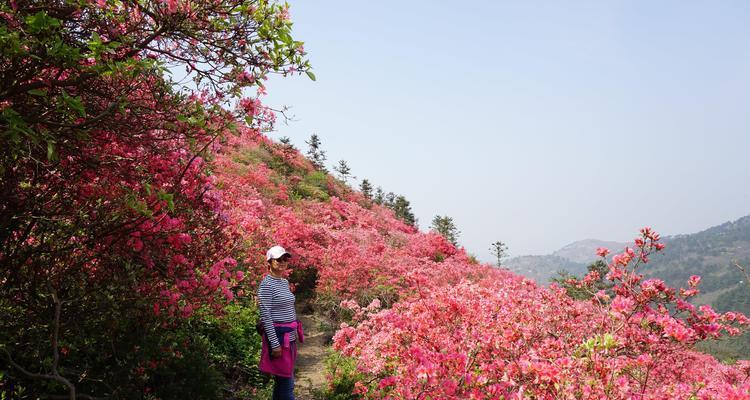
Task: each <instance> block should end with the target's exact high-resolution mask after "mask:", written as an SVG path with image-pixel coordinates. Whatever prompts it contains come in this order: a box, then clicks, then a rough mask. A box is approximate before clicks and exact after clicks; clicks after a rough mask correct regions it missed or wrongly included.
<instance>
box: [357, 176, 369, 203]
mask: <svg viewBox="0 0 750 400" xmlns="http://www.w3.org/2000/svg"><path fill="white" fill-rule="evenodd" d="M359 191H360V192H362V195H363V196H365V198H367V199H368V200H372V185H371V184H370V181H368V180H367V179H362V183H360V184H359Z"/></svg>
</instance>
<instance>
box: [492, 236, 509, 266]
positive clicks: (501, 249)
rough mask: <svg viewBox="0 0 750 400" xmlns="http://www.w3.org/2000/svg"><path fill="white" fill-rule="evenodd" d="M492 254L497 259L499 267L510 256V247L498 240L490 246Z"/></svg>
mask: <svg viewBox="0 0 750 400" xmlns="http://www.w3.org/2000/svg"><path fill="white" fill-rule="evenodd" d="M490 253H492V255H493V256H495V259H497V266H498V267H499V266H500V265H501V264H502V262H503V258H505V256H506V255H508V246H507V245H506V244H505V243H503V242H501V241H499V240H498V241H497V242H494V243H492V244H491V245H490Z"/></svg>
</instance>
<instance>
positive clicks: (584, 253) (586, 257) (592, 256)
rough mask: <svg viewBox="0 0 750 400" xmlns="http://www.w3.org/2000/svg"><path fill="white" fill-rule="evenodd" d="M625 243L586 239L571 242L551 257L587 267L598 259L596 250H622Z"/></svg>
mask: <svg viewBox="0 0 750 400" xmlns="http://www.w3.org/2000/svg"><path fill="white" fill-rule="evenodd" d="M627 245H628V244H627V243H620V242H607V241H604V240H596V239H586V240H579V241H577V242H573V243H571V244H569V245H567V246H565V247H563V248H562V249H560V250H557V251H556V252H554V253H552V255H553V256H557V257H560V258H564V259H566V260H568V261H572V262H574V263H578V264H584V265H588V264H591V263H592V262H594V261H596V260H597V259H598V257H597V255H596V249H598V248H599V247H605V248H607V249H610V250H612V251H616V250H619V249H624V248H625V246H627Z"/></svg>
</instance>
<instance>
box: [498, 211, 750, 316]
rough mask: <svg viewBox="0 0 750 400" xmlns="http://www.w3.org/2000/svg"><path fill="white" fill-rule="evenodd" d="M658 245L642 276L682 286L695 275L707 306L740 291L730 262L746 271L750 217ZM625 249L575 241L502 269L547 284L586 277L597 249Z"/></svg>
mask: <svg viewBox="0 0 750 400" xmlns="http://www.w3.org/2000/svg"><path fill="white" fill-rule="evenodd" d="M663 242H664V243H665V244H666V245H667V247H666V249H665V250H664V251H662V252H661V253H659V254H657V255H655V256H653V257H652V259H651V261H650V262H649V263H648V264H646V265H645V266H644V267H643V272H644V274H646V275H647V276H654V277H658V278H660V279H663V280H664V281H666V282H667V283H668V284H670V285H672V286H681V285H685V282H686V281H687V280H688V278H690V276H691V275H700V276H701V277H702V278H703V279H702V281H701V291H702V292H703V295H702V298H701V299H702V300H704V301H705V302H712V301H713V300H716V299H717V298H718V296H720V295H722V294H724V293H725V292H728V291H730V290H731V289H732V288H734V287H736V286H740V285H741V284H740V281H742V279H743V277H742V275H741V274H740V273H739V271H738V270H737V269H736V267H734V266H733V263H734V261H737V262H739V263H740V265H745V266H748V267H750V216H746V217H742V218H740V219H738V220H736V221H731V222H726V223H724V224H721V225H718V226H715V227H712V228H709V229H706V230H704V231H701V232H698V233H693V234H685V235H676V236H668V237H665V238H664V239H663ZM628 245H630V246H632V244H629V243H621V242H612V241H603V240H597V239H586V240H579V241H577V242H573V243H571V244H568V245H566V246H564V247H563V248H561V249H559V250H557V251H555V252H553V253H552V254H549V255H541V256H521V257H514V258H511V259H510V260H508V261H507V262H505V263H504V266H505V267H506V268H508V269H510V270H511V271H514V272H517V273H519V274H522V275H525V276H527V277H529V278H532V279H535V280H537V282H539V283H541V284H546V283H549V282H550V279H551V278H552V277H554V276H555V275H556V274H557V272H558V271H560V270H566V271H568V272H570V273H572V274H580V273H582V272H584V271H586V266H587V265H589V264H590V263H592V262H593V261H595V260H596V259H597V256H596V249H597V248H598V247H606V248H608V249H610V250H611V251H612V252H613V253H615V252H618V251H621V250H622V249H623V248H625V246H628Z"/></svg>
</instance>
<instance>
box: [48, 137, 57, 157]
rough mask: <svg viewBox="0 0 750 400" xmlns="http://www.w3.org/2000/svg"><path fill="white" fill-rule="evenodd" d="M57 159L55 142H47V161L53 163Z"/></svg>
mask: <svg viewBox="0 0 750 400" xmlns="http://www.w3.org/2000/svg"><path fill="white" fill-rule="evenodd" d="M56 159H57V152H56V151H55V142H53V141H48V142H47V160H50V161H53V160H56Z"/></svg>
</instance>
